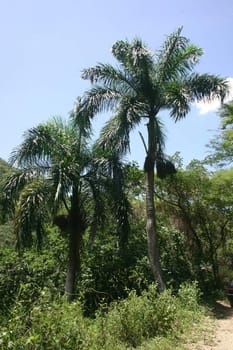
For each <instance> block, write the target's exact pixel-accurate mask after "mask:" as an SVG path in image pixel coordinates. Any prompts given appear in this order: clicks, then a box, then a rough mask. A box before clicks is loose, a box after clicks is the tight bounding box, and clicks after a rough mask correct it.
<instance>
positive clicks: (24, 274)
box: [0, 229, 66, 317]
mask: <svg viewBox="0 0 233 350" xmlns="http://www.w3.org/2000/svg"><path fill="white" fill-rule="evenodd" d="M65 245H66V244H65V242H64V240H63V239H62V238H61V237H59V235H58V233H57V232H56V231H54V230H51V229H50V230H47V239H46V242H45V247H44V249H43V251H40V252H39V251H38V250H37V247H33V249H32V250H24V251H23V252H22V253H21V254H20V255H19V254H18V253H17V252H16V251H15V250H14V249H13V248H10V247H8V248H7V247H4V248H2V249H1V251H0V262H1V263H0V299H1V304H0V305H1V306H0V314H1V316H2V317H6V316H7V315H8V316H9V314H10V313H11V309H12V308H14V305H15V303H17V302H18V303H20V304H21V306H22V308H23V309H26V310H28V309H30V307H31V304H33V303H34V302H35V300H37V298H38V296H39V295H40V292H41V290H42V289H43V288H45V287H46V288H48V289H49V290H50V292H51V293H52V294H53V295H54V296H56V295H59V294H63V291H64V287H63V284H64V276H65V271H64V263H65V262H66V257H65Z"/></svg>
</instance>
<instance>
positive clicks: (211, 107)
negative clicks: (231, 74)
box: [195, 78, 233, 114]
mask: <svg viewBox="0 0 233 350" xmlns="http://www.w3.org/2000/svg"><path fill="white" fill-rule="evenodd" d="M227 81H228V83H229V86H230V93H229V95H228V96H227V98H226V99H225V101H224V102H225V103H226V102H229V101H230V100H233V78H227ZM195 106H196V107H197V109H198V110H199V113H200V114H207V113H209V112H215V111H216V110H217V109H218V108H220V107H221V103H220V100H219V99H214V100H212V101H211V102H204V101H201V102H197V103H195Z"/></svg>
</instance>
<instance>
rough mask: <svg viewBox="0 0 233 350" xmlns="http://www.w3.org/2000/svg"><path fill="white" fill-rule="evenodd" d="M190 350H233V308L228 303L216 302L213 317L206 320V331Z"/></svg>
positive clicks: (201, 333)
mask: <svg viewBox="0 0 233 350" xmlns="http://www.w3.org/2000/svg"><path fill="white" fill-rule="evenodd" d="M189 349H190V350H233V308H231V307H230V305H229V304H228V303H227V302H220V301H219V302H216V305H215V307H214V309H213V311H212V316H210V317H208V318H206V330H205V329H204V331H202V332H200V333H199V339H197V342H196V343H193V344H190V347H189Z"/></svg>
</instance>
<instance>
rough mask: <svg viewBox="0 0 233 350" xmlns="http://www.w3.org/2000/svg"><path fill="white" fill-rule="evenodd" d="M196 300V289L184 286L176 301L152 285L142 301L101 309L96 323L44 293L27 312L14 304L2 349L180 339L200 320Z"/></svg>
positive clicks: (90, 349)
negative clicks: (163, 338) (186, 299)
mask: <svg viewBox="0 0 233 350" xmlns="http://www.w3.org/2000/svg"><path fill="white" fill-rule="evenodd" d="M197 294H198V292H197V287H196V285H193V286H191V285H186V286H182V288H181V290H180V292H179V294H178V296H177V297H176V296H173V295H172V294H171V291H169V290H168V291H166V292H163V293H162V294H158V292H157V290H156V287H155V286H154V285H151V286H150V287H149V289H148V291H144V292H143V293H142V295H141V296H137V295H136V293H135V292H134V291H131V292H130V293H129V295H128V297H127V298H126V299H124V300H122V301H117V302H114V303H113V304H112V305H111V306H110V307H108V308H107V309H106V307H105V306H104V305H102V307H101V309H100V310H99V311H98V313H97V314H96V318H95V319H89V318H86V317H84V316H83V313H82V306H81V305H80V303H79V302H73V303H71V304H68V303H67V302H66V300H65V299H64V298H60V297H59V298H56V299H55V300H51V294H50V292H49V291H48V289H47V288H44V289H43V290H41V292H40V295H39V296H38V299H37V300H36V301H34V302H33V303H32V304H31V309H30V312H26V311H25V310H23V309H22V306H21V304H20V303H16V305H15V308H14V310H13V311H12V314H11V318H10V319H9V321H8V324H7V327H2V329H1V332H0V349H2V350H3V349H4V350H5V349H11V348H12V349H19V350H20V349H22V350H37V349H38V350H41V349H46V350H63V349H64V350H73V349H78V350H112V349H113V347H114V349H117V350H123V349H131V348H135V347H137V346H140V345H141V344H143V343H144V342H145V341H146V340H149V339H151V338H155V337H157V339H158V340H159V339H160V338H161V337H162V336H164V335H168V334H169V335H170V336H171V335H172V336H173V337H174V336H176V337H178V336H179V334H181V333H182V332H183V331H184V329H186V328H187V327H188V324H189V327H191V326H192V323H193V322H195V321H197V320H198V319H199V318H200V316H201V312H200V308H199V306H198V303H197V299H196V297H197ZM185 298H188V307H186V304H185ZM113 344H114V345H113ZM158 344H159V341H158Z"/></svg>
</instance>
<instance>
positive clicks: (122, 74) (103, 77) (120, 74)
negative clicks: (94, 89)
mask: <svg viewBox="0 0 233 350" xmlns="http://www.w3.org/2000/svg"><path fill="white" fill-rule="evenodd" d="M82 78H83V79H89V80H90V81H91V83H92V84H99V85H100V86H103V87H105V88H108V89H111V90H115V91H119V92H121V93H122V94H127V93H129V91H131V90H132V89H133V84H132V82H131V76H130V75H129V74H127V71H121V70H120V69H118V68H115V67H113V66H112V65H110V64H101V63H99V64H98V65H97V66H95V67H91V68H89V69H86V70H84V71H83V74H82Z"/></svg>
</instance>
